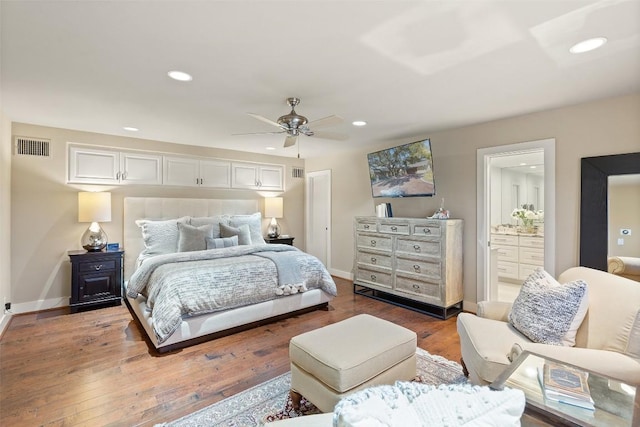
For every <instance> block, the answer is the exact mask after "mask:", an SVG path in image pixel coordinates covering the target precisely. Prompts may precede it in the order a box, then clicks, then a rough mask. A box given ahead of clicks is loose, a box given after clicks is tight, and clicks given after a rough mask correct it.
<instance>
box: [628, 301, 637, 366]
mask: <svg viewBox="0 0 640 427" xmlns="http://www.w3.org/2000/svg"><path fill="white" fill-rule="evenodd" d="M625 353H626V354H628V355H629V356H631V357H635V358H636V359H640V310H638V312H637V313H636V317H635V319H634V320H633V325H631V332H630V333H629V341H628V342H627V349H626V351H625Z"/></svg>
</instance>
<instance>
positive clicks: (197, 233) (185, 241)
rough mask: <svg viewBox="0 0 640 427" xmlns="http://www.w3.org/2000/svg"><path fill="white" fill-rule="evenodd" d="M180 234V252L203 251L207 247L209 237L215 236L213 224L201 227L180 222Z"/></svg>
mask: <svg viewBox="0 0 640 427" xmlns="http://www.w3.org/2000/svg"><path fill="white" fill-rule="evenodd" d="M178 230H179V231H180V236H179V238H178V252H192V251H203V250H205V249H207V240H206V239H207V238H211V237H212V236H213V225H212V224H207V225H202V226H200V227H194V226H193V225H188V224H183V223H178Z"/></svg>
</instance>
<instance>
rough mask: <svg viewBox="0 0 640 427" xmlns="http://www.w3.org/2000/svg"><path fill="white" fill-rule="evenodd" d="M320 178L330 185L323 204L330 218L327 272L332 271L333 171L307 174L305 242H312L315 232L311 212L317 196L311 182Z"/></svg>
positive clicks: (327, 233)
mask: <svg viewBox="0 0 640 427" xmlns="http://www.w3.org/2000/svg"><path fill="white" fill-rule="evenodd" d="M319 176H326V177H327V180H328V181H329V183H328V184H329V185H328V186H327V189H328V194H325V195H322V197H323V203H325V208H326V215H327V218H328V222H327V227H328V228H327V230H326V238H327V254H326V255H327V265H326V266H325V267H327V270H329V271H331V228H332V219H331V170H330V169H327V170H321V171H315V172H309V173H307V178H306V180H305V227H304V229H305V242H311V241H312V240H311V239H312V237H311V233H312V232H313V230H312V229H311V226H310V225H311V212H312V209H311V208H312V206H313V203H314V202H315V201H316V200H317V198H316V197H315V195H314V194H313V189H312V187H311V182H312V181H313V178H315V177H319Z"/></svg>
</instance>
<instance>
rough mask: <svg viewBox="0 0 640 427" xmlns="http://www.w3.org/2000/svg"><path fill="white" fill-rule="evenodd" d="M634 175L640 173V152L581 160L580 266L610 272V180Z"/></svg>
mask: <svg viewBox="0 0 640 427" xmlns="http://www.w3.org/2000/svg"><path fill="white" fill-rule="evenodd" d="M632 174H640V153H629V154H615V155H611V156H599V157H584V158H582V160H581V183H582V188H581V200H580V265H581V266H584V267H591V268H595V269H598V270H603V271H607V255H608V251H609V243H608V242H609V230H608V223H609V221H608V200H609V185H608V184H609V177H610V176H617V175H632ZM638 215H640V212H639V213H638ZM638 232H640V230H638Z"/></svg>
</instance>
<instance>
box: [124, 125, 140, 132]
mask: <svg viewBox="0 0 640 427" xmlns="http://www.w3.org/2000/svg"><path fill="white" fill-rule="evenodd" d="M122 129H124V130H128V131H129V132H138V131H139V130H140V129H138V128H134V127H133V126H125V127H123V128H122Z"/></svg>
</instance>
